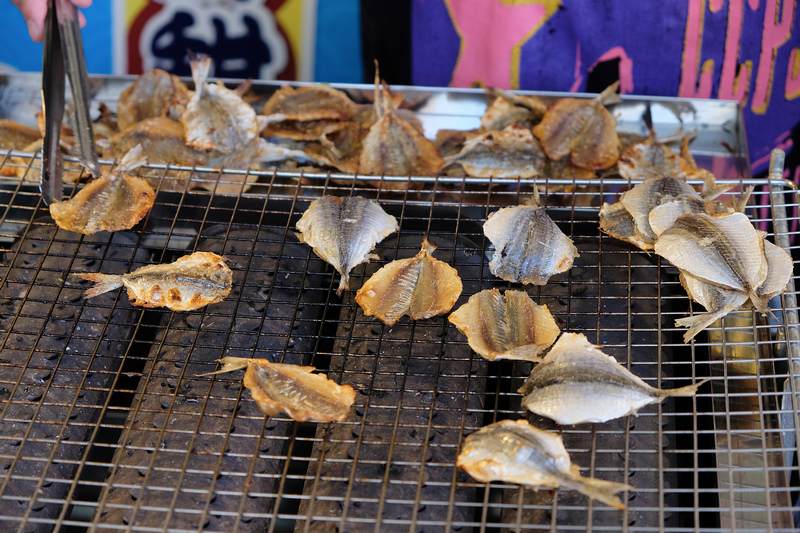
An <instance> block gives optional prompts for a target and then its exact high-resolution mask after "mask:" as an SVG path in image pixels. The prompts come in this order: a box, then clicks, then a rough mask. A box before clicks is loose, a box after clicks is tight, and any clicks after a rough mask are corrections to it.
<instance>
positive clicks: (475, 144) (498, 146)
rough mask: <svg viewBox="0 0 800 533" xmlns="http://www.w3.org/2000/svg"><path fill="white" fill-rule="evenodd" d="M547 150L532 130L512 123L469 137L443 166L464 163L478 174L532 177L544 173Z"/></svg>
mask: <svg viewBox="0 0 800 533" xmlns="http://www.w3.org/2000/svg"><path fill="white" fill-rule="evenodd" d="M544 160H545V156H544V152H542V149H541V147H540V146H539V142H538V141H537V140H536V138H535V137H534V136H533V134H532V133H531V130H529V129H527V128H523V127H521V126H509V127H507V128H506V129H504V130H501V131H494V130H492V131H487V132H486V133H483V134H481V135H478V136H476V137H472V138H471V139H468V140H467V141H466V142H465V143H464V146H463V148H462V149H461V151H460V152H459V153H457V154H456V155H454V156H451V157H448V158H446V159H445V160H444V166H445V167H447V166H450V165H453V164H458V165H461V167H462V168H463V169H464V171H466V173H467V175H468V176H472V177H477V178H515V177H520V178H532V177H533V176H538V175H541V174H542V168H543V166H544Z"/></svg>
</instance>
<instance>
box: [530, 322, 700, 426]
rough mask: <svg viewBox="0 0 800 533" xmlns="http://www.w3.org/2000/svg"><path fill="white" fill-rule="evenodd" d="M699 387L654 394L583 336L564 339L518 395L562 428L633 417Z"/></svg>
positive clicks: (662, 391)
mask: <svg viewBox="0 0 800 533" xmlns="http://www.w3.org/2000/svg"><path fill="white" fill-rule="evenodd" d="M706 381H707V380H706ZM703 383H705V381H702V382H699V383H695V384H694V385H688V386H686V387H681V388H678V389H670V390H663V389H656V388H654V387H651V386H650V385H648V384H647V383H645V382H644V381H642V380H641V379H639V378H638V377H636V376H635V375H634V374H633V373H631V372H630V371H629V370H628V369H626V368H625V367H624V366H622V365H620V364H619V363H618V362H617V360H616V359H614V358H613V357H611V356H610V355H607V354H605V353H603V352H602V351H601V350H600V349H599V348H597V347H596V346H593V345H592V344H591V343H590V342H589V341H588V340H587V339H586V337H585V336H584V335H583V334H581V333H564V334H563V335H562V336H561V338H560V339H558V342H556V343H555V344H554V345H553V348H551V350H550V351H549V352H548V353H547V355H546V356H545V358H544V360H543V361H542V362H541V363H540V364H538V365H536V366H535V367H534V368H533V371H532V372H531V375H530V378H528V381H527V382H526V383H525V385H523V386H522V387H521V388H520V389H519V392H520V393H522V394H525V397H524V398H523V399H522V405H523V406H524V407H526V408H527V409H529V410H531V411H533V412H534V413H536V414H538V415H541V416H546V417H548V418H552V419H553V420H555V421H556V422H558V423H559V424H562V425H566V424H583V423H586V422H595V423H600V422H606V421H607V420H612V419H614V418H619V417H621V416H626V415H629V414H635V413H636V411H637V410H639V409H640V408H641V407H644V406H645V405H649V404H651V403H656V402H660V401H662V400H664V399H665V398H667V397H669V396H692V395H694V394H695V393H696V392H697V389H698V387H700V386H701V385H702V384H703Z"/></svg>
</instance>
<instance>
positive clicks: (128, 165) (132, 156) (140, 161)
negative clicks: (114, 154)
mask: <svg viewBox="0 0 800 533" xmlns="http://www.w3.org/2000/svg"><path fill="white" fill-rule="evenodd" d="M145 163H147V158H145V156H144V148H142V145H141V144H137V145H136V146H134V147H133V148H131V149H130V150H129V151H128V153H127V154H125V157H123V158H122V161H120V162H119V165H117V172H130V171H132V170H134V169H137V168H139V167H140V166H142V165H144V164H145Z"/></svg>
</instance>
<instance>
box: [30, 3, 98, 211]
mask: <svg viewBox="0 0 800 533" xmlns="http://www.w3.org/2000/svg"><path fill="white" fill-rule="evenodd" d="M65 69H66V75H67V76H69V85H70V87H71V88H72V100H73V106H72V107H73V109H74V116H73V117H72V118H73V120H72V124H73V125H74V128H75V135H76V137H77V139H78V148H79V152H78V154H79V155H78V159H79V161H80V162H81V164H82V165H83V166H84V167H86V168H87V169H88V170H89V172H91V174H92V176H94V177H99V176H100V165H99V164H98V162H97V153H96V151H95V147H94V134H93V132H92V120H91V117H90V116H89V82H88V75H87V73H86V59H85V57H84V55H83V40H82V39H81V28H80V24H79V22H78V12H77V10H76V9H75V6H74V5H72V3H71V2H69V0H49V1H48V6H47V17H46V19H45V29H44V55H43V57H42V102H43V104H44V122H45V133H44V145H43V148H42V172H41V178H40V182H39V189H40V190H41V191H42V199H43V200H44V202H45V203H46V204H50V203H52V202H54V201H55V202H58V201H61V197H62V195H63V192H64V191H63V189H64V184H63V179H62V172H63V170H64V168H63V160H62V156H61V150H60V147H59V142H60V138H61V123H62V121H63V119H64V104H65V97H64V89H65V86H64V73H65Z"/></svg>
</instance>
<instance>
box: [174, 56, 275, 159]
mask: <svg viewBox="0 0 800 533" xmlns="http://www.w3.org/2000/svg"><path fill="white" fill-rule="evenodd" d="M191 64H192V78H193V79H194V84H195V91H194V94H193V95H192V97H191V98H190V99H189V102H188V103H187V104H186V110H185V111H184V112H183V113H182V114H181V116H180V121H181V123H183V125H184V127H185V128H186V143H187V144H188V145H190V146H193V147H195V148H199V149H203V150H216V151H218V152H221V153H223V154H232V153H234V152H236V151H240V150H246V149H251V150H252V149H254V148H255V147H257V146H258V144H259V132H260V131H261V129H262V127H263V126H264V124H263V122H260V121H259V119H258V117H257V116H256V112H255V110H254V109H253V108H252V107H251V106H250V105H249V104H247V103H246V102H245V101H244V100H242V97H241V96H240V95H239V94H238V93H236V92H235V91H232V90H230V89H228V88H227V87H225V86H224V85H223V84H222V83H219V84H213V83H208V75H209V71H210V69H211V58H210V57H208V56H206V55H198V56H195V57H193V58H192V59H191Z"/></svg>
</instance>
